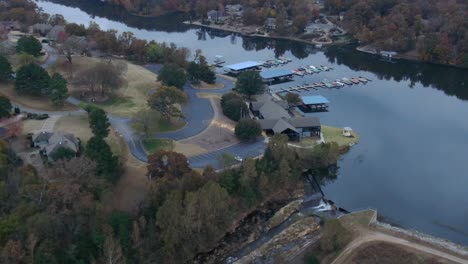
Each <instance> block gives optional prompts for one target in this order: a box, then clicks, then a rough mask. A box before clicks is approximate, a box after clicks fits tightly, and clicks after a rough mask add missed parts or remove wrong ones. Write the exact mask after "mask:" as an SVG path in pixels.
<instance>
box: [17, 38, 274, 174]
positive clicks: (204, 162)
mask: <svg viewBox="0 0 468 264" xmlns="http://www.w3.org/2000/svg"><path fill="white" fill-rule="evenodd" d="M43 47H44V49H45V50H46V51H47V53H48V54H49V56H48V58H47V59H46V61H44V62H43V63H42V67H44V68H46V67H49V66H50V65H53V64H54V63H55V62H56V61H57V58H58V56H59V55H58V53H57V51H56V50H55V49H54V48H52V47H50V46H48V45H43ZM161 67H162V66H161V65H156V64H153V65H148V66H146V68H147V69H148V70H150V71H152V72H154V73H158V71H159V70H160V69H161ZM216 81H217V82H218V83H222V84H223V85H224V86H223V88H221V89H209V90H201V89H195V88H193V87H192V86H191V85H190V84H189V83H187V84H186V85H185V86H184V89H185V92H186V94H187V96H188V97H189V104H187V105H186V106H183V108H182V111H183V113H184V115H185V118H186V121H187V125H186V126H185V127H183V128H181V129H179V130H177V131H172V132H167V133H158V134H156V135H155V137H164V138H170V139H173V140H181V139H185V138H189V137H192V136H195V135H197V134H199V133H201V132H202V131H203V130H205V129H206V128H207V127H208V125H209V124H210V122H211V120H212V119H213V117H214V110H213V108H212V106H211V104H210V101H209V100H208V99H205V98H200V97H198V96H197V92H209V93H215V94H224V93H227V92H229V91H231V90H232V88H233V87H234V83H233V82H232V81H230V80H227V79H225V78H222V77H217V80H216ZM67 102H69V103H71V104H73V105H77V106H78V105H79V104H80V103H81V101H80V100H78V99H77V98H74V97H72V96H70V97H69V98H67ZM15 106H16V105H15ZM18 107H19V108H20V109H21V110H23V111H26V112H30V113H47V114H49V115H60V116H65V115H82V114H85V113H86V111H84V110H82V109H80V110H76V111H38V110H35V109H32V108H28V107H23V106H19V105H18ZM108 118H109V122H110V123H111V125H112V127H113V128H114V129H115V131H116V132H117V133H118V134H119V135H120V136H121V137H122V138H123V139H124V141H125V142H126V144H127V145H128V148H129V150H130V152H131V153H132V155H133V156H134V157H135V158H136V159H138V160H140V161H143V162H147V161H148V157H147V154H146V152H145V150H144V148H143V146H142V143H141V139H140V137H139V136H138V135H137V134H136V133H135V132H134V131H133V129H132V128H131V127H130V125H129V123H130V121H131V120H130V119H129V118H124V117H119V116H114V115H110V114H108ZM264 150H265V143H264V141H263V138H261V139H258V140H256V141H254V142H251V143H239V144H236V145H233V146H230V147H227V148H224V149H220V150H216V151H212V152H209V153H206V154H202V155H198V156H194V157H191V158H189V162H190V165H191V166H192V167H198V168H200V167H205V166H208V165H211V166H213V167H214V168H220V164H218V162H217V161H218V159H219V157H220V156H221V155H222V154H223V153H229V154H231V155H233V156H240V157H243V158H247V157H256V156H259V155H262V154H263V152H264Z"/></svg>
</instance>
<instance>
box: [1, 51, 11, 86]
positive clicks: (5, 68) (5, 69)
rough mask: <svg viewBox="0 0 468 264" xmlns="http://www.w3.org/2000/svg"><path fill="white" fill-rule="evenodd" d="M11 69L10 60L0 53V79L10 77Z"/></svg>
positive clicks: (8, 78)
mask: <svg viewBox="0 0 468 264" xmlns="http://www.w3.org/2000/svg"><path fill="white" fill-rule="evenodd" d="M12 74H13V69H12V68H11V64H10V62H9V61H8V60H7V58H5V57H4V56H1V55H0V81H8V80H11V79H12Z"/></svg>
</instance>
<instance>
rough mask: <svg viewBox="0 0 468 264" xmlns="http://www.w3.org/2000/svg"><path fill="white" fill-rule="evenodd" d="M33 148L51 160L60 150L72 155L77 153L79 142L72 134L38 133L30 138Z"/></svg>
mask: <svg viewBox="0 0 468 264" xmlns="http://www.w3.org/2000/svg"><path fill="white" fill-rule="evenodd" d="M32 142H33V144H34V146H35V147H39V148H40V149H41V151H42V152H43V153H44V154H45V155H46V156H47V157H48V158H49V160H53V159H52V157H53V156H54V154H55V153H56V152H57V151H58V150H59V149H61V148H65V149H68V150H71V151H72V152H74V153H77V152H78V151H79V146H80V141H79V139H77V138H76V137H75V136H74V135H73V134H69V133H62V132H51V131H39V132H37V133H35V134H33V136H32Z"/></svg>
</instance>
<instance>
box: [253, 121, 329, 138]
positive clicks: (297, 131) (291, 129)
mask: <svg viewBox="0 0 468 264" xmlns="http://www.w3.org/2000/svg"><path fill="white" fill-rule="evenodd" d="M258 122H259V124H260V126H261V127H262V130H263V131H264V132H265V133H266V134H267V135H268V136H273V135H275V134H285V135H287V136H288V138H289V140H291V141H299V140H301V139H302V138H304V137H320V132H321V128H320V120H319V119H318V118H317V117H293V118H274V119H261V120H258Z"/></svg>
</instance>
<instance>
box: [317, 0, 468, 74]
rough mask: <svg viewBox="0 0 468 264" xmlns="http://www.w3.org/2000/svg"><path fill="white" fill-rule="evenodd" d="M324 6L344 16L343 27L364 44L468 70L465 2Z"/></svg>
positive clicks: (338, 1)
mask: <svg viewBox="0 0 468 264" xmlns="http://www.w3.org/2000/svg"><path fill="white" fill-rule="evenodd" d="M325 6H326V8H327V10H328V11H329V12H331V13H334V14H338V13H340V12H343V13H344V21H343V26H344V27H345V28H346V29H347V30H349V32H350V33H352V34H353V36H354V37H356V38H357V39H358V40H359V41H360V42H361V43H362V44H371V45H372V46H374V47H375V48H377V49H380V50H393V51H399V52H407V51H412V50H416V51H417V56H418V57H419V58H420V59H421V60H424V61H428V62H435V63H441V64H452V65H458V66H463V67H468V44H467V43H468V21H467V19H466V18H465V16H466V13H467V12H468V4H467V3H466V1H463V0H461V1H460V0H459V1H438V0H429V1H426V0H416V1H413V0H411V1H410V0H375V1H368V0H350V1H344V0H327V1H325Z"/></svg>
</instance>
